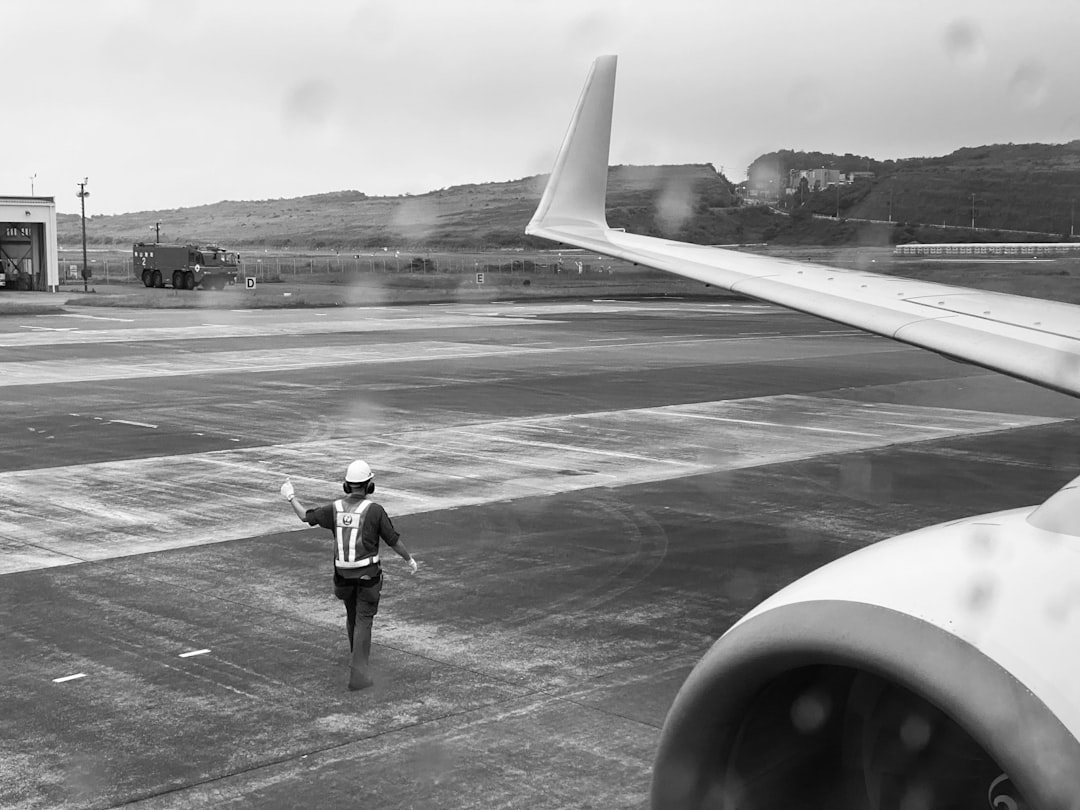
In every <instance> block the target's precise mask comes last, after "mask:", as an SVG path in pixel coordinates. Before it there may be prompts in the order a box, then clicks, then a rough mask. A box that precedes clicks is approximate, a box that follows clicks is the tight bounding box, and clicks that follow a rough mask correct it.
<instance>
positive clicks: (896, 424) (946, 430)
mask: <svg viewBox="0 0 1080 810" xmlns="http://www.w3.org/2000/svg"><path fill="white" fill-rule="evenodd" d="M884 424H886V425H890V426H891V427H906V428H914V429H915V430H939V431H941V432H942V433H955V432H956V428H947V427H937V426H935V425H909V424H906V423H904V422H885V423H884Z"/></svg>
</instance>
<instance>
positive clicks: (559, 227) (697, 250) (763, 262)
mask: <svg viewBox="0 0 1080 810" xmlns="http://www.w3.org/2000/svg"><path fill="white" fill-rule="evenodd" d="M615 65H616V57H614V56H601V57H599V58H598V59H597V60H596V61H595V62H594V63H593V66H592V70H591V72H590V73H589V78H588V80H587V81H586V83H585V89H584V90H583V91H582V94H581V98H580V99H579V101H578V106H577V109H576V110H575V112H574V117H573V119H572V120H571V123H570V129H569V131H568V132H567V135H566V138H565V140H564V141H563V145H562V149H561V150H560V152H559V156H558V158H557V159H556V162H555V168H554V169H553V171H552V173H551V177H550V179H549V180H548V184H547V188H546V189H545V190H544V195H543V197H542V198H541V200H540V205H539V207H538V208H537V209H536V213H535V214H534V215H533V218H532V220H531V221H530V222H529V225H528V227H527V228H526V229H525V232H526V233H527V234H529V235H531V236H539V237H543V238H545V239H550V240H553V241H556V242H562V243H565V244H568V245H574V246H576V247H580V248H585V249H586V250H590V251H595V252H597V253H601V254H604V255H607V256H612V257H615V258H619V259H625V260H628V261H631V262H635V263H637V264H642V265H645V266H647V267H653V268H656V269H657V270H664V271H666V272H669V273H674V274H676V275H679V276H685V277H686V278H691V279H696V280H697V281H701V282H704V283H706V284H711V285H713V286H716V287H719V288H723V289H728V290H731V291H732V292H737V293H740V294H742V295H746V296H749V297H751V298H756V299H759V300H761V301H768V302H771V303H774V304H779V305H781V306H784V307H787V308H790V309H793V310H798V311H800V312H806V313H809V314H811V315H818V316H820V317H822V318H827V319H829V320H831V321H836V322H837V323H842V324H847V325H849V326H853V327H856V328H858V329H863V330H865V331H867V332H871V333H873V334H877V335H882V336H884V337H888V338H892V339H893V340H897V341H900V342H902V343H908V344H910V345H912V346H918V347H920V348H923V349H929V350H931V351H934V352H938V353H940V354H944V355H946V356H948V357H950V358H953V359H958V360H963V361H966V362H968V363H972V364H975V365H978V366H983V367H985V368H988V369H992V370H995V371H1000V372H1002V373H1004V374H1008V375H1010V376H1013V377H1017V378H1019V379H1022V380H1027V381H1028V382H1032V383H1035V384H1037V385H1041V386H1044V387H1046V388H1051V389H1054V390H1056V391H1061V392H1063V393H1066V394H1071V395H1073V396H1080V306H1077V305H1074V304H1063V303H1056V302H1052V301H1044V300H1040V299H1035V298H1026V297H1024V296H1019V295H1007V294H1004V293H993V292H984V291H980V290H973V289H969V288H966V287H954V286H949V285H945V284H935V283H932V282H928V281H914V280H911V279H905V278H900V277H897V276H885V275H881V274H878V273H868V272H861V271H853V270H847V269H841V268H834V267H825V266H822V265H818V264H810V263H804V262H797V261H790V260H784V259H776V258H772V257H768V256H759V255H753V254H748V253H741V252H738V251H733V250H724V249H721V248H714V247H709V246H705V245H695V244H689V243H686V242H676V241H672V240H669V239H660V238H656V237H648V236H640V235H637V234H632V233H626V232H623V231H621V230H613V229H611V228H609V227H608V225H607V218H606V216H605V213H604V205H605V201H606V198H607V167H608V148H609V144H610V139H611V117H612V116H611V114H612V107H613V103H614V97H615Z"/></svg>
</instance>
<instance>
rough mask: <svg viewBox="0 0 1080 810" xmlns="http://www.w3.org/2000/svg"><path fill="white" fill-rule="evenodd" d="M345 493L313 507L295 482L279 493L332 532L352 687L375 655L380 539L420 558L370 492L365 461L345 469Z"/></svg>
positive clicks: (365, 678) (363, 680)
mask: <svg viewBox="0 0 1080 810" xmlns="http://www.w3.org/2000/svg"><path fill="white" fill-rule="evenodd" d="M342 486H343V489H344V490H345V497H344V498H341V499H339V500H336V501H331V502H330V503H326V504H323V505H322V506H318V507H316V508H314V509H307V508H305V506H304V505H303V504H302V503H301V502H300V500H299V499H298V498H297V497H296V493H295V492H294V490H293V485H292V482H291V481H288V480H286V481H285V483H284V484H282V485H281V495H282V497H283V498H285V500H287V501H288V502H289V503H290V504H291V505H292V508H293V511H294V512H295V513H296V516H297V517H298V518H300V519H301V520H303V521H304V522H306V523H307V524H308V525H309V526H322V527H323V528H324V529H329V530H330V531H332V532H333V533H334V541H335V542H334V595H335V596H336V597H337V598H338V599H340V600H342V601H343V602H344V603H345V627H346V630H347V631H348V634H349V649H350V650H351V651H352V655H351V657H350V660H349V689H352V690H357V689H366V688H367V687H369V686H371V684H372V680H371V678H370V676H369V675H368V658H369V656H370V654H371V624H372V621H373V620H374V618H375V614H376V613H377V612H378V610H379V594H380V593H381V591H382V566H381V565H380V564H379V540H380V539H382V540H383V541H384V542H385V543H386V545H388V546H390V548H392V549H393V550H394V551H396V552H397V553H398V555H400V556H401V557H402V558H403V559H404V560H405V561H406V562H408V563H409V567H410V568H411V569H412V573H414V574H415V573H416V569H417V566H418V563H417V560H416V558H415V557H413V556H412V554H410V553H409V551H408V549H406V548H405V544H404V543H402V542H401V540H400V535H399V534H398V533H397V530H395V529H394V524H393V523H391V522H390V516H389V515H387V514H386V510H385V509H383V508H382V506H380V505H379V504H377V503H375V501H373V500H371V499H370V497H369V496H370V495H371V494H372V493H373V492H375V474H374V473H373V472H372V471H371V468H370V467H369V466H368V465H367V463H366V462H364V461H359V460H357V461H354V462H353V463H352V464H350V465H349V468H348V469H347V470H346V471H345V482H344V484H343V485H342Z"/></svg>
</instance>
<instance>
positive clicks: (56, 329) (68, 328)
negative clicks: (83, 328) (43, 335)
mask: <svg viewBox="0 0 1080 810" xmlns="http://www.w3.org/2000/svg"><path fill="white" fill-rule="evenodd" d="M38 317H41V316H40V315H39V316H38ZM19 328H20V329H33V330H34V331H35V332H78V331H79V327H77V326H27V325H26V324H25V323H21V324H19Z"/></svg>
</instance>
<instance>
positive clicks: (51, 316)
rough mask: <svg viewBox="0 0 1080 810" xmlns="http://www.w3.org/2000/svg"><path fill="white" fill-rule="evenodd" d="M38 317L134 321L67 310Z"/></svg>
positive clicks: (132, 319)
mask: <svg viewBox="0 0 1080 810" xmlns="http://www.w3.org/2000/svg"><path fill="white" fill-rule="evenodd" d="M38 317H39V318H86V319H88V320H91V321H120V322H121V323H135V319H134V318H106V317H105V316H104V315H79V314H76V313H74V312H68V313H65V314H63V315H38Z"/></svg>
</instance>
